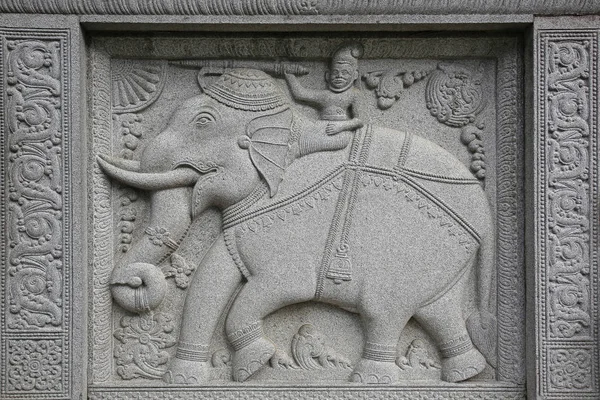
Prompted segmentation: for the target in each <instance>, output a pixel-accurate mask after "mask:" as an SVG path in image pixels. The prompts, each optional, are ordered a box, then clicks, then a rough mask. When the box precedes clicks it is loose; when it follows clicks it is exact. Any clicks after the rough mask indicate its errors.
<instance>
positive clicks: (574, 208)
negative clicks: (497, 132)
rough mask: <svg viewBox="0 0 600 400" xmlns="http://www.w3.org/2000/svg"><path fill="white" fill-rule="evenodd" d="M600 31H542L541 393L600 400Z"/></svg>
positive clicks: (539, 165)
mask: <svg viewBox="0 0 600 400" xmlns="http://www.w3.org/2000/svg"><path fill="white" fill-rule="evenodd" d="M597 35H598V32H596V31H568V32H565V31H563V32H553V31H541V32H540V34H539V37H538V44H537V46H538V48H537V50H538V65H539V72H538V73H539V78H538V79H539V81H538V84H539V87H538V101H539V103H540V107H539V109H538V113H539V114H538V124H539V126H538V130H539V138H538V142H537V146H538V147H537V150H538V154H537V166H536V170H537V171H539V172H538V177H537V179H538V184H537V185H536V186H537V189H538V192H537V198H536V203H537V204H540V207H539V210H538V211H537V214H536V219H537V221H536V222H537V223H536V226H537V229H538V232H537V237H536V243H537V244H538V246H539V248H538V249H537V251H536V252H537V254H538V256H539V257H540V259H539V264H538V266H537V278H536V282H538V283H537V285H538V287H537V291H536V294H537V296H536V297H537V298H538V299H539V300H538V301H539V303H538V306H537V314H538V317H537V327H538V329H539V332H538V335H539V339H538V340H539V341H538V349H537V351H538V354H540V355H541V357H540V359H539V361H538V363H539V364H538V371H541V374H542V378H541V379H540V383H539V385H541V387H538V390H539V391H540V392H541V394H542V395H548V397H544V398H548V399H554V398H557V399H558V398H565V396H567V397H569V398H571V397H572V396H573V393H577V395H578V398H579V397H581V398H598V397H597V396H598V394H599V393H598V389H599V388H598V370H599V366H598V356H597V354H598V344H597V341H598V326H597V324H596V323H595V320H596V316H597V315H598V314H597V313H598V309H597V301H598V293H597V292H598V287H597V286H598V284H597V280H598V232H597V221H598V193H597V191H598V173H597V171H598V169H597V168H598V137H597V136H598V133H597V120H596V118H597V117H596V112H597V107H598V104H597V90H598V89H597V87H596V86H597V85H598V83H597V82H596V79H597V78H596V77H597V73H598V66H597V57H598V49H597V46H598V39H597Z"/></svg>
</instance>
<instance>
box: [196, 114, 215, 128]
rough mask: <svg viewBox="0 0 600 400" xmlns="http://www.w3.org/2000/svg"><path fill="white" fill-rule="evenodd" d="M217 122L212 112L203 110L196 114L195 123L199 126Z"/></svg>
mask: <svg viewBox="0 0 600 400" xmlns="http://www.w3.org/2000/svg"><path fill="white" fill-rule="evenodd" d="M212 122H215V117H214V116H213V115H212V114H211V113H207V112H202V113H200V114H198V115H197V116H196V119H195V123H196V125H197V126H204V125H208V124H210V123H212Z"/></svg>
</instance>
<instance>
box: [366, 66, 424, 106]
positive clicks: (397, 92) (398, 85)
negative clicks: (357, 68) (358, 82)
mask: <svg viewBox="0 0 600 400" xmlns="http://www.w3.org/2000/svg"><path fill="white" fill-rule="evenodd" d="M426 76H427V71H402V70H399V69H390V70H385V71H372V72H368V73H366V74H364V75H363V78H364V79H365V83H366V84H367V87H368V88H369V89H373V90H375V95H376V96H377V106H378V107H379V108H380V109H382V110H387V109H388V108H390V107H391V106H392V105H394V103H395V102H396V100H398V99H399V98H400V96H401V95H402V92H404V90H406V89H408V88H409V87H411V86H412V85H413V84H414V83H415V82H418V81H420V80H421V79H424V78H425V77H426Z"/></svg>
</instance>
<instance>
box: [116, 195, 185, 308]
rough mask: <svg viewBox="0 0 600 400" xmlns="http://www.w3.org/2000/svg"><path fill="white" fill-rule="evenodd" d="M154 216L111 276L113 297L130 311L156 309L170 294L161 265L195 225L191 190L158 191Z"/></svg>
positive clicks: (153, 211)
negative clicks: (192, 223) (167, 292)
mask: <svg viewBox="0 0 600 400" xmlns="http://www.w3.org/2000/svg"><path fill="white" fill-rule="evenodd" d="M151 203H152V204H151V210H152V215H151V216H150V221H149V223H148V225H147V227H146V228H145V230H144V233H143V234H142V235H141V236H140V237H138V238H137V239H136V240H135V241H134V243H133V244H132V246H131V248H130V249H129V251H128V252H127V253H125V254H124V255H123V257H122V258H121V259H120V260H117V265H116V266H115V269H114V270H113V273H112V276H111V289H112V294H113V298H114V299H115V300H116V302H117V303H118V304H119V305H120V306H121V307H123V308H124V309H126V310H129V311H132V312H137V313H141V312H145V311H149V310H151V309H154V308H156V307H157V306H158V305H159V304H160V302H161V301H162V299H163V298H164V295H165V292H166V281H165V277H164V274H163V272H162V270H161V269H160V267H159V266H158V264H160V263H161V262H162V261H163V260H166V258H167V257H168V256H169V255H170V254H171V253H172V252H174V251H175V250H176V249H177V247H178V245H179V242H180V241H181V239H183V237H184V236H185V234H186V232H187V230H188V228H189V225H190V223H191V212H190V207H191V188H189V187H180V188H175V189H169V190H161V191H157V192H154V193H153V194H152V198H151Z"/></svg>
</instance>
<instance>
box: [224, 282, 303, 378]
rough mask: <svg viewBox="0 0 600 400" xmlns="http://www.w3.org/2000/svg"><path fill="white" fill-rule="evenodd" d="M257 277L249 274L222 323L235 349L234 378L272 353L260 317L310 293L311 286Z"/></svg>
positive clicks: (247, 373)
mask: <svg viewBox="0 0 600 400" xmlns="http://www.w3.org/2000/svg"><path fill="white" fill-rule="evenodd" d="M261 278H262V277H260V276H256V277H253V279H252V280H250V281H248V282H247V283H246V284H245V285H244V287H243V288H242V290H241V292H240V294H239V295H238V296H237V297H236V299H235V301H234V303H233V306H232V307H231V310H230V312H229V315H228V317H227V322H226V324H225V330H226V333H227V338H228V339H229V341H230V343H231V345H232V346H233V349H234V350H235V352H234V354H233V360H232V365H233V379H234V380H236V381H238V382H243V381H245V380H247V379H248V378H249V377H250V376H251V375H252V374H254V373H255V372H256V371H258V370H259V369H260V368H261V367H262V366H263V365H265V364H266V363H267V362H268V361H269V360H270V359H271V357H272V356H273V354H274V353H275V345H274V344H273V342H271V341H270V340H269V339H268V338H267V337H266V336H265V334H264V332H263V329H262V321H263V319H264V317H266V316H267V315H269V314H271V313H272V312H274V311H277V310H278V309H280V308H282V307H285V306H287V305H290V304H295V303H303V302H305V301H309V300H312V298H313V296H314V287H299V286H298V287H283V286H282V285H281V284H280V283H274V282H271V281H270V280H267V279H261ZM292 283H293V284H296V283H297V282H295V281H293V282H292ZM290 286H292V285H290Z"/></svg>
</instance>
